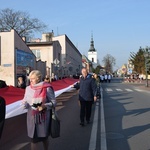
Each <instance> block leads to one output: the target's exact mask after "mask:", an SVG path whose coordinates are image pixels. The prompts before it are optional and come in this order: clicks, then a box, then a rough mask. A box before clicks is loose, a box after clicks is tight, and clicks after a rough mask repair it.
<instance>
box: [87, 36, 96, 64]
mask: <svg viewBox="0 0 150 150" xmlns="http://www.w3.org/2000/svg"><path fill="white" fill-rule="evenodd" d="M88 59H89V60H90V61H91V62H92V63H93V65H94V64H95V65H96V64H97V63H98V62H97V51H96V49H95V48H94V41H93V34H92V35H91V45H90V49H89V51H88Z"/></svg>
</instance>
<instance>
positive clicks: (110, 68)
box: [102, 54, 116, 73]
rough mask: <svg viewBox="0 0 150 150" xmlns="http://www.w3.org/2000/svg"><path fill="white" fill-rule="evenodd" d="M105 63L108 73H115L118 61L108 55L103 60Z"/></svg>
mask: <svg viewBox="0 0 150 150" xmlns="http://www.w3.org/2000/svg"><path fill="white" fill-rule="evenodd" d="M102 61H103V63H104V66H105V69H106V71H107V72H111V73H112V72H113V66H114V65H115V64H116V59H115V58H114V57H113V56H111V55H110V54H107V55H106V56H105V57H104V58H103V60H102Z"/></svg>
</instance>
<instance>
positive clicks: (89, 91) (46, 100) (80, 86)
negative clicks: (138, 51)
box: [0, 68, 111, 150]
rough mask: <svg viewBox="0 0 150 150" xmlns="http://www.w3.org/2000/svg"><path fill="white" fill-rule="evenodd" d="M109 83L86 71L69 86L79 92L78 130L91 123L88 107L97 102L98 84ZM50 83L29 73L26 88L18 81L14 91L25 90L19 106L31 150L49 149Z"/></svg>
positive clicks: (52, 96) (35, 72) (108, 77)
mask: <svg viewBox="0 0 150 150" xmlns="http://www.w3.org/2000/svg"><path fill="white" fill-rule="evenodd" d="M110 81H111V75H110V74H105V75H97V74H92V75H91V74H89V73H88V71H87V69H86V68H83V69H82V70H81V76H80V78H79V81H78V82H77V83H76V84H75V85H72V86H71V87H72V88H76V89H77V90H79V99H78V100H79V102H80V125H81V126H85V121H86V123H87V124H89V123H90V122H91V111H92V105H93V103H94V102H96V101H97V99H99V98H100V83H103V82H110ZM50 82H51V81H50V77H49V76H45V78H44V79H42V74H41V72H40V71H39V70H33V71H31V72H30V74H29V85H26V83H25V81H24V79H23V78H22V77H19V78H18V86H17V87H18V88H23V89H25V94H24V98H23V100H22V106H23V109H27V135H28V136H29V138H30V139H31V150H36V149H37V143H38V142H42V143H43V147H44V150H48V147H49V142H48V137H49V135H50V132H49V131H50V124H51V109H52V108H54V107H56V98H55V93H54V90H53V87H52V86H51V84H50ZM0 104H1V103H0ZM1 110H2V109H1ZM1 114H2V113H1ZM3 119H4V118H3ZM2 125H3V124H2Z"/></svg>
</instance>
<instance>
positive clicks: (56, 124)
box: [50, 108, 60, 138]
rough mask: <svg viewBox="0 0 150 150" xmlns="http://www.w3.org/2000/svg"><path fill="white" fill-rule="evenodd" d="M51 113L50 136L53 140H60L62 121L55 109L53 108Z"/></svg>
mask: <svg viewBox="0 0 150 150" xmlns="http://www.w3.org/2000/svg"><path fill="white" fill-rule="evenodd" d="M51 113H52V114H51V124H50V135H51V137H52V138H58V137H60V120H59V118H58V115H57V113H56V111H55V108H52V110H51Z"/></svg>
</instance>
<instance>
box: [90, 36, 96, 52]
mask: <svg viewBox="0 0 150 150" xmlns="http://www.w3.org/2000/svg"><path fill="white" fill-rule="evenodd" d="M89 52H96V49H95V48H94V41H93V33H91V44H90V49H89Z"/></svg>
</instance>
